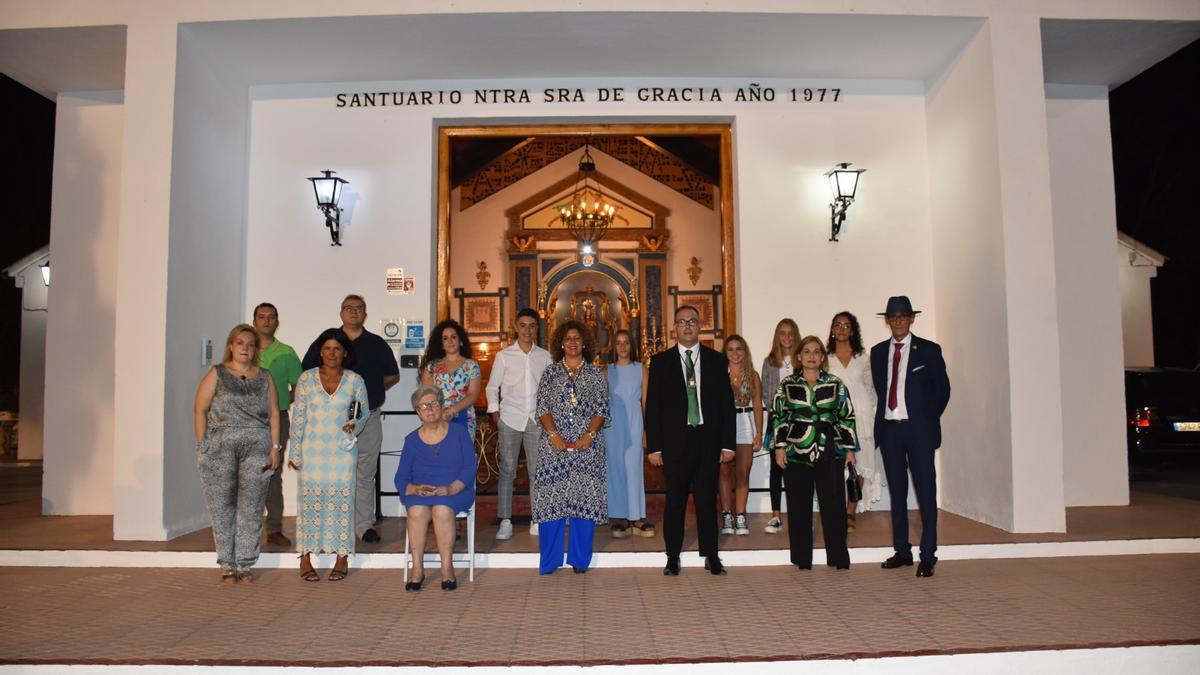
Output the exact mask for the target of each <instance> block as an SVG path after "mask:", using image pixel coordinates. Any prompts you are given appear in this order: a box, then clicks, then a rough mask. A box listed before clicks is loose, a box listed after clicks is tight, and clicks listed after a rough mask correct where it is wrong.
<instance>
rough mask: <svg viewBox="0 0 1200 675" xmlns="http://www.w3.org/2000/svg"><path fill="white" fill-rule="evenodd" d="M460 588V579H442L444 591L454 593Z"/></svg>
mask: <svg viewBox="0 0 1200 675" xmlns="http://www.w3.org/2000/svg"><path fill="white" fill-rule="evenodd" d="M456 588H458V579H442V590H443V591H453V590H455V589H456Z"/></svg>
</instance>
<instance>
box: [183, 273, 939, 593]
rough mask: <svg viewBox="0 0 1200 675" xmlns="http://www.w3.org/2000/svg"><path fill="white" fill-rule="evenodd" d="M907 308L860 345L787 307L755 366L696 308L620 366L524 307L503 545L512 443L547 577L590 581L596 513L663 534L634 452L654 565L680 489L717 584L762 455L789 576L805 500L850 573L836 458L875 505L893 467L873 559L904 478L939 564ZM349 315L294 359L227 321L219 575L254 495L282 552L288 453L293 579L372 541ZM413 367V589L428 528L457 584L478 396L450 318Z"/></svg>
mask: <svg viewBox="0 0 1200 675" xmlns="http://www.w3.org/2000/svg"><path fill="white" fill-rule="evenodd" d="M919 313H920V312H918V311H916V310H913V308H912V305H911V303H910V302H909V300H908V298H906V297H904V296H896V297H892V298H890V299H889V300H888V303H887V307H886V309H885V311H884V312H882V313H880V314H881V315H882V316H885V317H886V320H887V324H888V326H889V329H890V331H891V334H892V336H891V338H889V339H888V340H886V341H884V342H881V343H879V344H877V345H875V346H874V347H873V348H872V349H871V350H870V353H869V354H868V353H867V352H866V350H865V348H864V347H863V344H862V338H861V333H860V329H859V324H858V320H857V318H856V317H855V316H854V315H853V314H851V313H849V312H840V313H838V314H837V315H836V316H835V317H834V319H833V321H832V324H831V326H830V330H829V335H828V338H827V339H824V340H822V339H821V338H819V337H817V336H814V335H809V336H806V337H801V336H800V331H799V329H798V327H797V326H796V324H795V322H794V321H792V320H791V319H784V320H782V321H780V322H779V324H778V325H777V326H776V329H775V334H774V338H773V340H772V346H771V351H770V353H769V355H768V356H767V358H766V359H765V360H764V361H763V366H762V370H761V373H759V372H756V371H755V370H754V368H753V362H752V359H751V356H750V349H749V345H748V344H747V342H746V340H745V339H743V338H742V337H741V336H738V335H731V336H729V337H727V338H726V339H725V341H724V349H723V351H722V352H718V351H716V350H714V349H712V348H709V347H707V346H704V345H702V344H700V341H699V337H700V324H699V320H700V316H699V312H698V310H696V308H694V307H691V306H687V305H684V306H680V307H679V308H678V309H677V310H676V313H675V317H674V326H675V335H676V337H677V343H676V344H675V345H674V346H673V347H672V348H669V349H667V350H665V351H663V352H661V353H659V354H656V355H655V356H654V357H653V358H651V359H650V362H649V364H648V367H647V368H646V369H645V370H644V369H643V366H642V364H641V363H640V360H639V358H638V354H637V349H636V344H635V342H634V340H633V337H632V335H631V334H629V332H628V331H619V332H618V333H617V334H616V335H614V345H615V353H616V358H615V362H614V363H612V364H609V365H607V366H606V367H601V366H598V365H596V364H595V356H596V346H595V342H594V340H595V336H594V335H592V334H591V333H590V332H589V330H588V328H587V326H586V325H584V324H582V323H579V322H575V321H567V322H564V323H563V324H562V325H560V326H559V327H558V328H557V330H556V331H555V334H554V335H553V336H551V339H550V340H549V344H548V347H549V349H548V350H547V349H542V348H541V347H539V346H538V345H537V332H538V325H539V321H538V315H537V313H536V312H535V311H533V310H531V309H528V308H526V309H523V310H521V311H520V312H519V313H518V315H517V319H516V333H517V340H516V341H515V342H514V343H513V344H512V345H510V346H508V347H507V348H505V349H503V350H501V351H499V352H498V353H497V354H496V356H495V361H494V362H493V367H492V372H491V377H490V380H489V382H488V384H487V387H486V391H487V401H488V407H487V412H488V414H490V415H491V416H492V419H493V421H494V422H495V424H496V427H497V429H498V439H499V440H498V454H499V460H500V479H499V485H498V497H499V498H498V507H497V508H498V515H499V518H500V525H499V529H498V532H497V539H498V540H505V539H508V538H511V537H512V535H513V526H512V516H513V513H512V510H513V508H512V503H513V498H512V495H513V482H514V479H515V476H516V473H517V467H518V460H519V456H520V450H521V448H522V447H524V449H525V455H526V465H527V468H528V474H529V477H530V485H529V491H530V501H531V511H532V521H533V524H532V525H531V527H530V534H531V535H534V536H537V537H538V539H539V548H540V563H539V571H540V572H541V573H542V574H550V573H553V572H554V571H555V570H556V569H558V568H559V567H561V566H562V565H563V564H564V560H565V563H566V564H567V565H570V566H571V567H572V569H573V570H574V571H575V572H576V573H583V572H586V571H587V570H588V569H589V567H590V566H591V560H592V544H593V539H594V532H595V528H596V526H597V525H598V524H602V523H606V522H607V523H609V524H610V528H611V533H612V536H614V537H625V536H631V535H633V536H646V537H653V536H655V534H656V532H655V529H654V526H653V524H652V523H650V522H648V521H647V520H646V499H645V492H644V487H643V476H642V463H643V459H644V458H645V459H647V460H648V461H649V463H650V464H652V465H654V466H659V467H662V470H663V474H664V478H665V480H666V508H665V511H664V516H663V523H662V532H663V539H664V545H665V548H666V555H667V562H666V565H665V567H664V569H663V573H664V574H666V575H668V576H674V575H678V574H679V573H680V569H681V563H680V556H681V554H682V545H683V531H684V518H685V514H686V510H687V499H688V496H689V494H690V495H691V496H692V497H693V499H694V502H695V512H696V521H697V531H698V539H699V553H700V555H701V556H702V557H703V558H704V561H705V563H704V564H705V568H706V569H707V570H708V571H709V572H710V573H712V574H714V575H723V574H725V573H726V569H725V566H724V564H723V563H722V561H721V559H720V556H719V545H718V529H719V530H720V531H721V532H722V533H724V534H743V535H744V534H748V533H749V527H748V524H747V517H746V504H747V500H748V497H749V475H750V469H751V466H752V463H753V457H754V455H755V452H756V451H758V450H759V449H762V450H763V451H765V452H767V453H768V454H769V455H770V459H771V462H770V466H771V476H770V481H769V484H770V492H771V506H772V514H771V517H770V519H769V520H768V522H767V527H766V531H767V532H769V533H775V532H778V531H780V530H781V529H782V527H783V523H782V514H781V510H782V509H781V507H782V503H781V502H782V494H783V493H784V492H785V491H786V494H787V496H788V505H789V507H788V509H787V511H788V533H789V545H790V549H791V561H792V563H793V564H795V565H797V566H798V567H799V568H801V569H810V568H811V566H812V550H813V528H812V515H813V514H812V500H813V494H814V492H815V493H816V496H817V501H818V503H819V505H820V510H821V521H822V531H823V534H824V537H825V548H826V560H827V563H828V564H829V565H831V566H833V567H836V568H839V569H845V568H848V567H849V565H850V558H849V552H848V547H847V533H848V531H852V529H853V527H854V519H855V514H856V513H857V511H858V510H859V509H861V508H864V507H865V504H862V503H861V502H859V503H856V502H849V503H848V502H847V497H846V483H845V480H844V478H843V471H844V469H845V467H846V465H847V464H851V465H855V468H856V469H857V471H858V475H859V477H860V480H861V481H862V482H861V483H860V485H861V487H862V491H863V497H862V502H868V503H869V502H870V501H874V500H876V499H878V497H879V495H880V494H881V491H882V485H883V481H882V477H883V476H886V477H887V487H888V489H889V495H890V497H891V503H892V530H893V549H894V554H893V556H892V557H890V558H888V560H887V561H885V562H884V563H883V567H885V568H889V569H891V568H897V567H902V566H907V565H912V564H913V555H912V548H911V544H910V543H909V541H908V531H907V530H908V518H907V510H906V509H907V491H908V478H907V475H908V472H909V470H910V468H911V470H912V475H913V481H914V487H915V490H916V496H917V501H918V504H919V506H920V509H921V519H922V536H921V543H920V562H921V564H920V566H919V568H918V572H917V574H918V576H931V575H932V574H933V567H934V564H935V563H936V561H937V558H936V555H935V552H936V547H937V511H936V501H935V499H936V479H935V475H934V464H933V454H934V450H936V448H937V447H938V446H939V445H940V443H941V439H940V424H939V420H940V416H941V414H942V412H943V411H944V409H945V407H946V405H947V403H948V401H949V395H950V387H949V380H948V378H947V376H946V369H945V363H944V360H943V359H942V356H941V350H940V348H939V347H938V345H936V344H935V343H933V342H930V341H928V340H923V339H921V338H918V337H916V336H914V335H912V333H911V332H910V330H909V329H910V327H911V325H912V322H913V320H914V319H915V316H916V315H917V314H919ZM341 318H342V326H341V327H339V328H331V329H328V330H326V331H324V332H322V333H321V335H320V336H319V337H318V338H317V340H315V341H314V342H313V344H312V345H311V346H310V347H309V349H308V352H307V353H306V355H305V358H304V359H303V361H301V360H299V359H298V358H297V356H296V354H295V352H294V351H293V350H292V349H291V348H290V347H287V346H286V345H284V344H283V343H281V342H279V341H278V340H276V339H275V338H274V333H275V330H276V329H277V327H278V312H277V310H276V309H275V308H274V306H272V305H270V304H269V303H263V304H262V305H259V306H258V307H256V308H255V318H254V324H253V325H249V324H241V325H238V326H236V327H235V328H234V329H233V331H231V332H230V335H229V338H228V340H227V341H226V348H225V353H224V358H223V359H222V363H221V364H220V365H219V366H216V367H214V368H213V369H212V370H211V371H209V372H208V373H207V374H206V375H205V377H204V378H203V379H202V381H201V383H200V386H199V389H198V391H197V395H196V404H195V419H196V439H197V453H198V463H199V466H200V473H201V479H202V481H203V484H204V490H205V494H206V497H207V499H208V503H209V510H210V513H211V515H212V520H213V537H214V541H215V544H216V547H217V558H218V564H219V565H220V566H221V568H222V579H223V580H224V582H225V583H238V582H250V581H252V580H253V576H252V575H251V573H250V567H251V566H252V565H253V564H254V562H255V560H256V559H257V557H258V552H259V538H260V535H261V528H262V516H261V514H262V511H263V508H264V505H265V506H266V507H267V511H268V516H267V527H268V541H269V542H271V543H273V544H280V545H286V544H287V543H290V542H288V541H287V539H286V537H285V536H284V535H283V533H282V528H281V527H280V520H281V518H280V515H281V511H282V496H281V490H280V487H279V485H280V471H281V468H282V464H283V461H282V458H283V456H284V455H283V453H284V450H285V447H289V448H290V453H288V455H287V462H286V464H287V465H288V466H289V467H292V468H293V469H295V470H297V471H298V472H299V491H298V504H297V529H296V531H297V550H298V552H299V553H300V556H301V559H300V572H301V576H302V578H304V579H305V580H307V581H318V580H320V575H319V574H318V573H317V571H316V570H315V569H314V568H313V566H312V562H311V559H310V555H311V554H312V553H335V554H336V555H337V558H336V561H335V563H334V566H333V569H332V570H330V572H329V574H328V576H327V578H328V579H329V580H331V581H337V580H340V579H343V578H345V576H346V573H347V556H348V555H349V554H350V553H352V552H353V551H354V543H355V540H356V539H358V538H361V539H362V540H364V541H368V542H373V541H379V535H378V533H377V532H376V531H375V529H374V527H373V525H374V516H375V512H374V496H375V494H374V481H375V471H376V466H377V459H378V455H379V449H380V445H381V442H382V430H381V426H380V419H379V412H380V410H379V408H380V406H381V405H382V403H383V399H384V396H385V392H386V390H387V389H388V388H389V387H391V386H393V385H394V384H395V383H396V382H397V381H398V380H399V371H398V369H397V368H396V361H395V358H394V356H393V354H392V352H391V349H390V348H389V347H388V346H387V344H386V343H385V342H384V341H383V340H382V338H380V337H379V336H377V335H374V334H372V333H370V332H369V331H367V330H366V329H365V328H364V327H363V324H364V321H365V319H366V303H365V301H364V300H363V299H362V298H361V296H357V295H349V296H347V297H346V298H345V299H344V300H343V302H342V307H341ZM419 378H420V381H419V386H418V387H417V389H416V391H414V392H413V395H412V401H411V402H412V406H413V409H414V410H415V411H416V412H417V415H418V417H419V419H420V420H421V426H420V428H418V429H417V430H415V431H413V432H412V433H410V434H409V435H408V436H407V437H406V438H405V442H404V450H403V452H402V454H401V459H400V465H399V468H398V470H397V472H396V476H395V484H396V488H397V491H398V493H399V495H400V499H401V501H402V503H403V504H404V506H405V508H406V512H407V516H408V517H407V523H406V527H407V529H408V536H409V539H410V541H411V544H412V548H413V550H414V551H416V552H418V555H415V556H413V561H412V569H411V576H410V581H408V582H407V584H406V590H413V591H415V590H420V589H421V588H422V585H423V583H424V580H425V570H424V561H423V556H422V555H420V554H419V552H422V551H424V549H425V544H426V542H427V539H428V534H429V529H430V526H431V525H432V528H433V531H434V536H435V539H436V545H437V548H438V550H439V552H440V553H441V560H442V569H441V585H442V588H443V589H445V590H453V589H454V588H456V587H457V580H456V578H455V576H454V568H453V565H452V563H451V560H452V558H451V552H452V549H453V545H454V539H455V522H454V521H455V516H456V514H458V513H460V512H462V511H464V510H466V509H468V508H469V507H470V506H471V505H472V504H473V503H474V499H475V478H474V477H475V471H476V458H475V448H474V441H473V439H474V436H475V426H476V418H475V404H476V401H477V399H478V397H479V394H480V392H481V390H483V387H482V382H481V379H482V375H481V370H480V368H479V364H478V363H476V362H475V361H474V360H473V359H472V358H471V348H470V342H469V340H468V338H467V335H466V333H465V331H464V330H463V328H462V327H461V326H460V325H459V324H458V323H457V322H455V321H453V320H446V321H443V322H441V323H439V324H438V325H437V326H435V327H434V329H433V331H432V332H431V335H430V343H429V345H428V348H427V350H426V352H425V354H424V356H423V358H422V359H421V362H420V366H419ZM289 412H290V419H289ZM643 412H644V414H643ZM764 418H765V422H764ZM863 419H869V420H870V423H867V424H863V423H862V420H863ZM876 447H877V448H878V449H879V451H880V453H881V457H882V464H883V470H882V472H881V471H880V469H879V466H878V463H877V461H876V453H875V450H876ZM881 474H882V475H881ZM718 500H719V502H720V505H721V511H720V516H719V517H718V510H717V504H718ZM718 524H719V525H720V527H719V528H718ZM564 545H565V548H566V553H565V555H564Z"/></svg>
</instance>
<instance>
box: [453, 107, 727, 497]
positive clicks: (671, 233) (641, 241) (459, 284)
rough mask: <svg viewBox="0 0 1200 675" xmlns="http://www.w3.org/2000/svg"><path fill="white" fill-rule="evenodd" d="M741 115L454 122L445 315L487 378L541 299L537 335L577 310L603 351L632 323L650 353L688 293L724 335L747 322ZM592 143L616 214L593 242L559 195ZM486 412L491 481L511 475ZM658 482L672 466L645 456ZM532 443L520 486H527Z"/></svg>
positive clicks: (483, 440)
mask: <svg viewBox="0 0 1200 675" xmlns="http://www.w3.org/2000/svg"><path fill="white" fill-rule="evenodd" d="M731 134H732V132H731V129H730V127H729V125H718V124H712V125H710V124H703V125H579V126H558V125H555V126H527V127H443V128H441V129H440V130H439V143H438V148H439V155H438V167H439V177H438V199H439V208H438V247H437V250H438V260H437V270H438V275H437V301H438V302H437V305H438V319H439V320H440V319H443V318H454V319H456V320H458V321H459V322H461V323H462V324H463V327H464V328H465V329H466V331H467V333H468V335H469V337H470V342H471V348H472V353H473V355H474V358H475V359H476V360H477V361H479V363H480V367H481V369H482V371H483V378H484V381H485V383H486V381H487V379H488V377H489V375H490V371H491V356H492V355H493V354H495V352H496V351H497V350H499V349H503V348H504V347H506V346H508V345H509V344H511V343H512V341H513V340H515V323H514V321H515V316H516V313H517V312H518V311H520V310H521V309H522V308H525V307H529V308H533V309H534V310H535V311H537V313H538V316H539V318H540V332H539V338H538V342H539V344H541V345H542V346H546V344H547V343H548V341H549V338H550V336H551V335H553V333H554V331H555V329H556V328H557V327H558V326H561V325H562V324H563V322H565V321H568V320H572V319H573V320H576V321H579V322H581V323H583V324H584V325H586V326H588V328H589V329H590V330H591V331H592V333H593V334H594V335H595V337H596V344H597V346H598V354H597V355H596V357H597V361H599V362H603V363H609V362H611V361H612V360H613V359H614V358H615V354H614V352H613V347H614V345H613V342H614V335H615V334H616V332H617V331H618V330H621V329H625V330H628V331H630V333H631V334H632V335H633V336H634V342H635V344H636V345H637V347H638V352H639V354H640V356H641V358H642V360H643V362H646V363H648V361H649V358H650V356H652V355H653V354H655V353H657V352H659V351H661V350H662V349H664V348H666V347H668V346H670V344H671V343H672V342H673V337H672V335H671V330H670V329H671V323H672V317H673V316H674V310H675V307H677V306H679V305H681V304H690V305H694V306H696V307H698V308H699V309H700V314H701V324H702V326H701V341H702V342H704V343H706V344H708V345H710V346H713V347H715V348H718V349H719V348H720V347H721V342H722V339H723V337H724V336H725V335H728V334H729V333H730V332H731V330H732V329H733V326H734V320H735V317H736V295H735V293H734V290H735V275H734V270H733V243H734V240H733V223H732V196H731V194H730V191H731V185H732V178H731V176H732V170H731V156H730V152H731V147H732V135H731ZM585 146H586V148H590V152H591V154H592V156H594V158H595V163H596V171H595V172H594V173H592V174H591V178H592V179H593V184H594V186H595V187H596V188H597V189H598V191H599V192H600V193H601V194H602V195H603V197H604V199H605V200H607V201H608V202H609V203H611V204H613V205H615V206H616V208H617V210H616V215H615V217H614V222H613V224H612V226H611V227H610V228H609V229H608V231H607V232H606V233H605V234H604V236H603V238H602V239H601V240H600V241H598V242H595V246H594V247H585V246H584V245H583V244H584V243H583V242H579V241H576V240H575V238H574V236H573V235H572V234H571V232H570V231H568V230H567V228H565V227H564V226H563V224H562V222H561V219H560V218H559V209H560V208H561V206H562V204H563V203H564V202H568V201H570V199H571V195H572V192H573V190H574V189H575V187H576V179H577V164H578V161H579V159H578V158H579V157H580V156H581V155H582V153H583V152H584V150H585ZM476 407H477V409H478V410H477V412H478V413H479V420H480V424H479V432H478V437H477V439H476V443H477V446H478V448H479V452H480V456H479V460H480V461H479V474H478V481H477V490H478V492H479V493H480V494H484V495H487V494H494V493H495V486H496V480H497V478H498V466H499V464H498V461H497V460H496V454H495V452H496V451H495V446H496V430H495V428H494V426H493V425H492V424H491V420H490V418H489V417H488V416H487V415H485V414H483V413H484V411H485V410H486V407H487V401H486V395H481V396H480V399H479V400H478V401H477V403H476ZM645 476H646V490H647V493H648V494H651V493H654V492H661V491H662V489H663V479H662V473H661V470H659V469H657V468H653V467H649V466H648V465H647V466H646V471H645ZM527 486H528V482H527V477H526V475H525V470H524V461H523V457H522V464H521V468H520V469H519V470H518V477H517V484H516V487H515V489H516V491H517V492H518V493H521V492H523V491H526V490H527V489H528V488H527Z"/></svg>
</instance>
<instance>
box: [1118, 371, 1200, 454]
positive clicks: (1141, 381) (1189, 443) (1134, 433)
mask: <svg viewBox="0 0 1200 675" xmlns="http://www.w3.org/2000/svg"><path fill="white" fill-rule="evenodd" d="M1125 410H1126V420H1127V422H1128V425H1127V426H1126V430H1127V433H1126V439H1127V442H1128V448H1129V459H1130V461H1131V462H1132V461H1136V460H1138V459H1141V458H1146V459H1163V458H1166V457H1169V456H1171V455H1176V454H1181V453H1182V454H1188V453H1200V371H1195V370H1186V369H1184V368H1126V369H1125Z"/></svg>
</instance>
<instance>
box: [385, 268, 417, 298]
mask: <svg viewBox="0 0 1200 675" xmlns="http://www.w3.org/2000/svg"><path fill="white" fill-rule="evenodd" d="M385 284H386V286H387V294H388V295H408V294H409V293H412V289H413V279H412V277H406V276H404V268H403V267H389V268H388V269H387V277H386V281H385Z"/></svg>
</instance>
